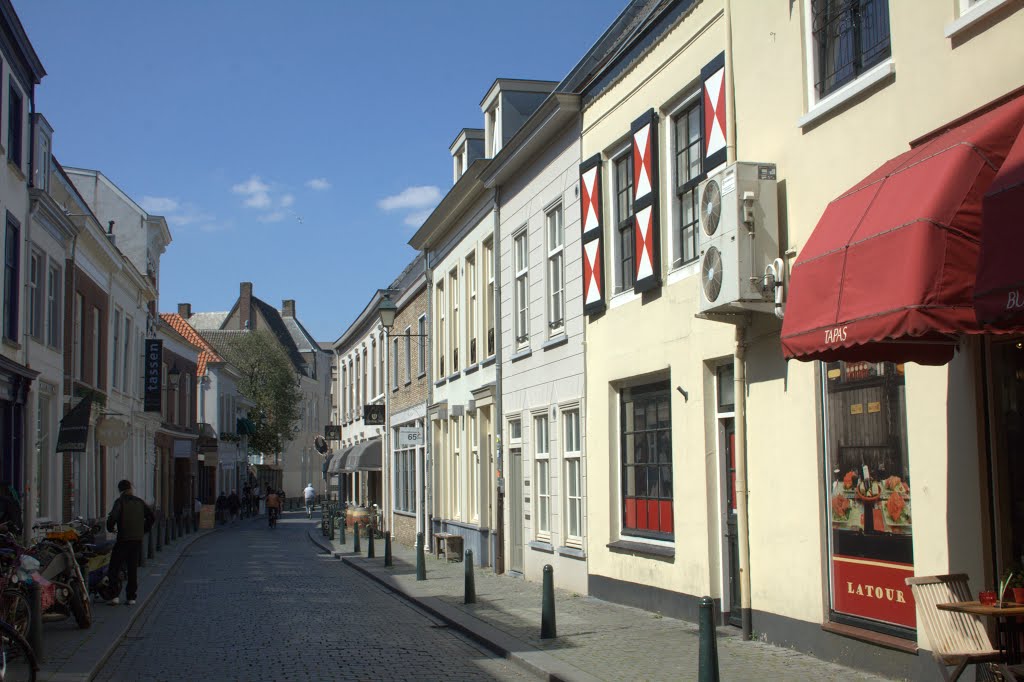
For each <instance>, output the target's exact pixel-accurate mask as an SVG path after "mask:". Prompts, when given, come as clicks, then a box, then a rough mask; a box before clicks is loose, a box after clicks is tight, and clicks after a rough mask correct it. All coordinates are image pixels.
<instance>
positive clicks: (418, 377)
mask: <svg viewBox="0 0 1024 682" xmlns="http://www.w3.org/2000/svg"><path fill="white" fill-rule="evenodd" d="M425 376H427V373H426V372H420V373H419V374H417V375H416V378H417V379H422V378H423V377H425Z"/></svg>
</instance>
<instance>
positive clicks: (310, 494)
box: [302, 483, 316, 519]
mask: <svg viewBox="0 0 1024 682" xmlns="http://www.w3.org/2000/svg"><path fill="white" fill-rule="evenodd" d="M302 494H303V496H304V497H305V498H306V518H307V519H308V518H311V517H312V516H313V503H314V501H315V500H316V490H315V489H314V488H313V484H312V483H310V484H309V485H307V486H306V489H305V490H303V491H302Z"/></svg>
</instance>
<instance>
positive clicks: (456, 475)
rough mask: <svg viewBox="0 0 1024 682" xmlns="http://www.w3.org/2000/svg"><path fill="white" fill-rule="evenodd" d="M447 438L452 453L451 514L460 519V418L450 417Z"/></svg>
mask: <svg viewBox="0 0 1024 682" xmlns="http://www.w3.org/2000/svg"><path fill="white" fill-rule="evenodd" d="M449 436H450V437H451V439H452V440H451V453H452V470H451V479H450V481H451V490H452V498H451V499H452V508H451V510H450V511H451V514H452V518H454V519H459V520H461V519H462V482H461V480H460V479H461V477H462V418H461V417H452V419H451V428H450V429H449Z"/></svg>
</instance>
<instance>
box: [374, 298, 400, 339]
mask: <svg viewBox="0 0 1024 682" xmlns="http://www.w3.org/2000/svg"><path fill="white" fill-rule="evenodd" d="M377 312H378V313H380V324H381V326H382V327H384V331H386V332H390V331H391V328H392V327H394V326H395V316H396V315H397V314H398V306H397V305H395V302H394V301H392V300H391V295H390V294H384V298H383V299H381V302H380V305H378V306H377Z"/></svg>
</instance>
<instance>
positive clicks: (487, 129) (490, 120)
mask: <svg viewBox="0 0 1024 682" xmlns="http://www.w3.org/2000/svg"><path fill="white" fill-rule="evenodd" d="M500 123H501V119H500V118H499V117H498V104H497V103H495V104H494V106H493V107H491V108H490V109H488V110H487V113H486V115H485V116H484V136H485V138H484V139H485V144H486V145H487V157H488V158H491V159H493V158H494V157H495V156H497V155H498V152H500V151H501V130H500Z"/></svg>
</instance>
